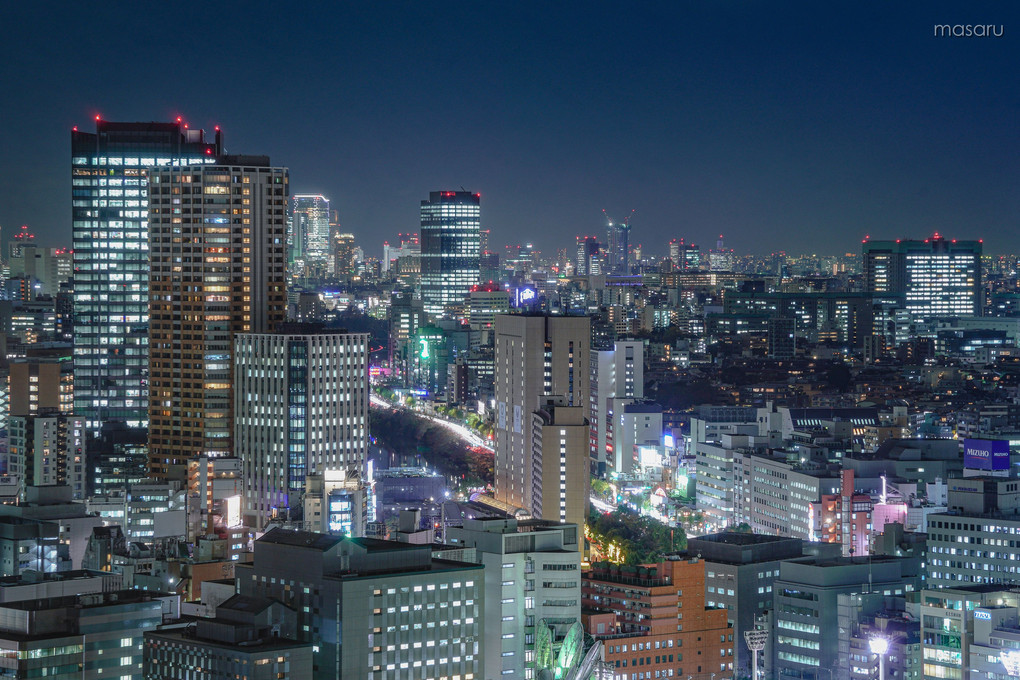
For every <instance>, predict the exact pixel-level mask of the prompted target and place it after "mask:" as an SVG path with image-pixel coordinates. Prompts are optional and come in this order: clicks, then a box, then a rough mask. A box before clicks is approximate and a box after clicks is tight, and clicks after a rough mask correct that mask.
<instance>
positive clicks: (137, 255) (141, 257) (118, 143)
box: [71, 116, 223, 434]
mask: <svg viewBox="0 0 1020 680" xmlns="http://www.w3.org/2000/svg"><path fill="white" fill-rule="evenodd" d="M222 143H223V139H222V136H221V134H220V131H219V129H218V128H217V130H216V136H215V140H214V141H213V142H212V143H209V142H207V141H206V140H205V133H204V131H202V130H189V129H188V126H187V124H184V123H182V122H181V121H180V119H178V121H177V122H176V123H113V122H107V121H104V120H100V119H99V117H98V116H97V117H96V132H95V133H90V132H81V131H79V130H78V128H77V127H75V128H74V130H72V132H71V185H72V186H71V201H72V202H71V205H72V208H71V216H72V230H73V243H74V324H75V334H74V363H75V367H74V368H75V391H74V407H75V412H76V413H77V414H78V415H80V416H82V417H83V419H84V420H85V422H86V427H87V428H88V429H89V430H90V431H92V432H93V433H95V434H98V432H99V429H100V427H101V425H102V423H105V422H112V421H121V422H124V423H126V424H127V426H128V427H146V426H147V424H148V323H149V301H148V297H149V295H148V288H149V286H148V282H149V229H148V226H149V225H148V193H149V191H148V168H151V167H156V166H169V165H182V164H195V163H215V162H216V160H217V158H218V157H219V156H220V155H221V153H222V150H223V149H222ZM174 208H175V210H176V212H177V213H178V215H179V213H180V211H181V207H180V206H179V205H178V206H174ZM178 219H179V217H178Z"/></svg>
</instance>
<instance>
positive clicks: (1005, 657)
mask: <svg viewBox="0 0 1020 680" xmlns="http://www.w3.org/2000/svg"><path fill="white" fill-rule="evenodd" d="M999 661H1001V662H1002V665H1003V666H1005V667H1006V673H1008V674H1009V675H1010V676H1011V677H1014V678H1020V649H1004V650H1003V651H1001V652H999Z"/></svg>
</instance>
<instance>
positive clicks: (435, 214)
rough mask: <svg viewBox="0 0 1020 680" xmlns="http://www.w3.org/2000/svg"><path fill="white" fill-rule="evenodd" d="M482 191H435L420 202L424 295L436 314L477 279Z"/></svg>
mask: <svg viewBox="0 0 1020 680" xmlns="http://www.w3.org/2000/svg"><path fill="white" fill-rule="evenodd" d="M481 197H482V195H481V194H473V193H471V192H469V191H433V192H430V193H429V198H428V200H426V201H422V202H421V299H422V302H424V304H425V311H426V312H427V313H428V314H430V315H432V316H434V317H444V316H447V315H448V310H447V307H448V306H450V305H462V304H463V303H464V301H465V300H466V299H467V297H468V292H470V290H471V287H472V286H474V285H476V284H477V283H478V272H479V263H478V256H479V254H480V243H479V239H480V236H479V229H480V225H481V221H480V220H481Z"/></svg>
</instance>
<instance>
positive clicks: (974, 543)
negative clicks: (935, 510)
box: [926, 476, 1020, 588]
mask: <svg viewBox="0 0 1020 680" xmlns="http://www.w3.org/2000/svg"><path fill="white" fill-rule="evenodd" d="M948 486H949V489H948V500H949V502H948V505H949V508H950V510H952V511H953V512H952V513H948V512H947V513H940V514H931V515H928V542H927V551H928V553H927V559H926V564H927V566H928V580H927V583H928V585H929V586H931V587H934V588H959V587H965V586H969V585H999V586H1009V585H1016V584H1020V569H1018V564H1020V549H1018V548H1017V547H1016V546H1015V544H1016V543H1017V541H1018V540H1020V539H1017V538H1015V537H1016V536H1017V535H1018V534H1020V514H1018V510H1020V480H1017V479H1008V478H1001V477H991V476H988V477H967V478H963V479H950V480H948ZM990 546H994V548H990Z"/></svg>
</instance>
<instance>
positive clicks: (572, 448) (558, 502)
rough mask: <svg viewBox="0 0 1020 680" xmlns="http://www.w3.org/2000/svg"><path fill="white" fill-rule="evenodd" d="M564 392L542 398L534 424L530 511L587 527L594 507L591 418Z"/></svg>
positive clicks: (533, 417) (540, 515) (533, 416)
mask: <svg viewBox="0 0 1020 680" xmlns="http://www.w3.org/2000/svg"><path fill="white" fill-rule="evenodd" d="M586 411H587V409H586V408H585V407H584V406H567V404H566V398H565V397H563V396H562V395H554V396H542V397H539V406H538V409H537V410H536V411H534V412H533V413H532V427H531V475H532V479H533V480H534V481H533V483H532V489H531V514H532V515H533V516H534V517H538V518H541V519H546V520H552V521H554V522H572V523H574V524H576V525H578V526H584V522H585V520H586V519H587V518H588V509H589V507H590V506H591V500H590V499H591V474H590V469H589V468H590V465H589V462H588V461H589V458H588V419H587V418H586V417H585V413H586Z"/></svg>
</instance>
